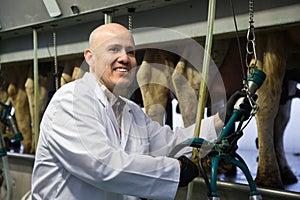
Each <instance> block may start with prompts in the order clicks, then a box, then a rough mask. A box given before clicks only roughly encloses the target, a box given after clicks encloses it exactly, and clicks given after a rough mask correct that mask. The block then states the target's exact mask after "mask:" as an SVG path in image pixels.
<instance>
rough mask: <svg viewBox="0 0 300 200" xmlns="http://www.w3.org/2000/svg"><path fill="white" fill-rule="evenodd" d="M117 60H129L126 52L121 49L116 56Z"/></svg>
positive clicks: (126, 61) (125, 61)
mask: <svg viewBox="0 0 300 200" xmlns="http://www.w3.org/2000/svg"><path fill="white" fill-rule="evenodd" d="M118 60H119V61H122V62H124V63H128V62H129V56H128V52H126V51H122V52H121V53H120V55H119V57H118Z"/></svg>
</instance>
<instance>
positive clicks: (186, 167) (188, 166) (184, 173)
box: [178, 156, 199, 187]
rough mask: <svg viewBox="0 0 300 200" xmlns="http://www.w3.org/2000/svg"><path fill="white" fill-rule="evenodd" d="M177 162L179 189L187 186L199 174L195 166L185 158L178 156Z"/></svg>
mask: <svg viewBox="0 0 300 200" xmlns="http://www.w3.org/2000/svg"><path fill="white" fill-rule="evenodd" d="M178 160H179V161H180V162H181V170H180V179H179V185H178V186H179V187H184V186H187V185H188V184H189V182H191V181H192V180H193V179H194V178H196V177H197V176H198V174H199V172H198V168H197V166H196V165H195V164H194V163H193V162H192V161H191V160H190V159H188V158H187V157H186V156H180V157H179V158H178Z"/></svg>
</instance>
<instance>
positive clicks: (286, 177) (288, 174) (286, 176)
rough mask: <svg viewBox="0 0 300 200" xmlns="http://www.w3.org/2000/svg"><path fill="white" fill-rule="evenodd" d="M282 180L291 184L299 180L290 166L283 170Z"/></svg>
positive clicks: (286, 183) (285, 183)
mask: <svg viewBox="0 0 300 200" xmlns="http://www.w3.org/2000/svg"><path fill="white" fill-rule="evenodd" d="M281 180H282V182H283V184H284V185H290V184H293V183H297V182H298V179H297V177H296V176H295V174H294V173H293V172H292V171H291V169H290V168H285V169H284V170H282V172H281Z"/></svg>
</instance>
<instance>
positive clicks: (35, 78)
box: [32, 28, 40, 148]
mask: <svg viewBox="0 0 300 200" xmlns="http://www.w3.org/2000/svg"><path fill="white" fill-rule="evenodd" d="M32 33H33V83H34V84H33V85H34V105H35V106H34V111H33V112H34V118H33V120H34V123H33V124H34V127H33V128H34V133H35V134H34V144H35V148H36V146H37V142H38V138H39V121H40V119H39V106H38V105H39V89H38V88H39V68H38V57H37V51H38V40H37V30H36V29H35V28H33V30H32Z"/></svg>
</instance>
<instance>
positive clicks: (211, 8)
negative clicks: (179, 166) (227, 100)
mask: <svg viewBox="0 0 300 200" xmlns="http://www.w3.org/2000/svg"><path fill="white" fill-rule="evenodd" d="M215 11H216V0H210V1H209V4H208V14H207V32H206V39H205V51H204V58H203V66H202V76H201V77H202V81H201V85H200V92H199V101H198V107H197V117H196V126H195V131H194V137H195V138H198V137H199V133H200V128H201V120H202V119H203V117H204V108H205V102H206V86H207V84H206V83H207V77H208V70H209V64H210V54H211V48H212V39H213V28H214V20H215ZM192 160H198V155H197V151H196V149H195V148H194V149H193V153H192ZM192 192H193V182H191V183H190V184H189V186H188V192H187V200H191V199H192Z"/></svg>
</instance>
